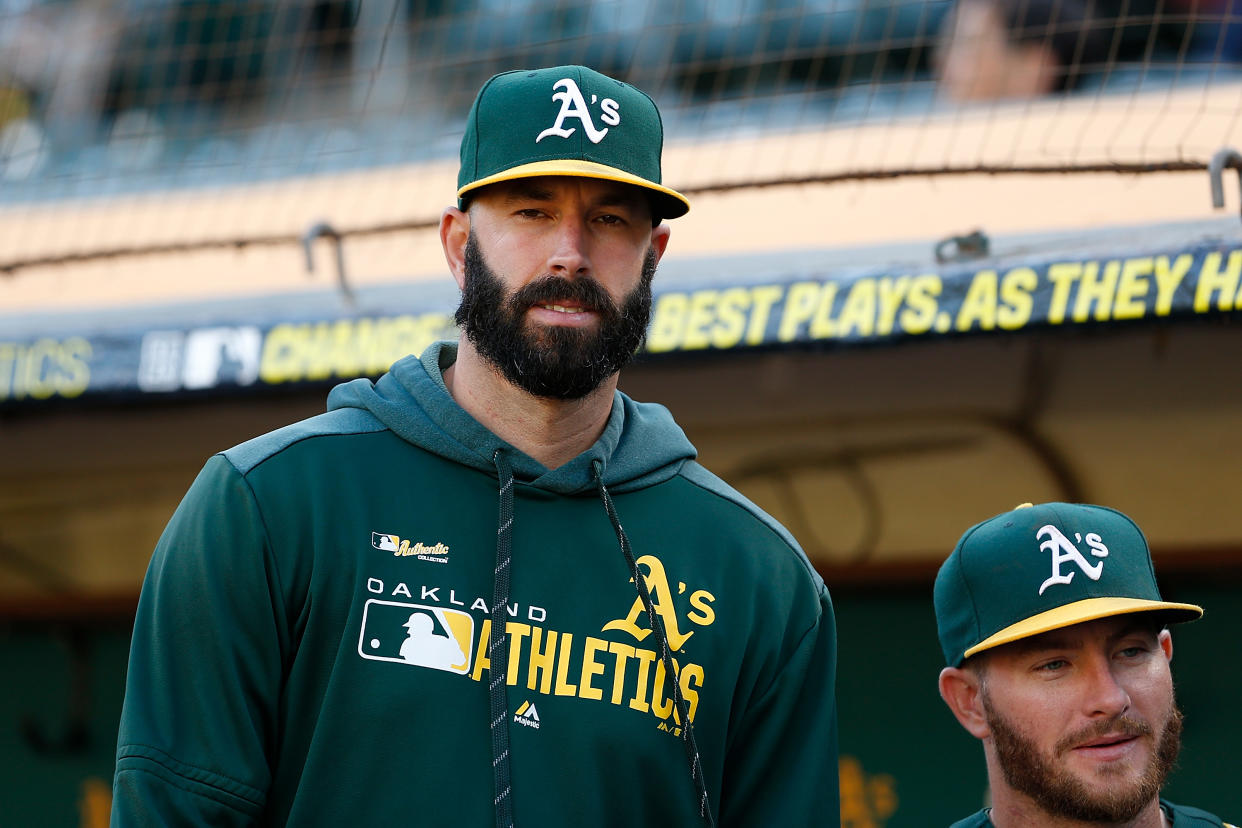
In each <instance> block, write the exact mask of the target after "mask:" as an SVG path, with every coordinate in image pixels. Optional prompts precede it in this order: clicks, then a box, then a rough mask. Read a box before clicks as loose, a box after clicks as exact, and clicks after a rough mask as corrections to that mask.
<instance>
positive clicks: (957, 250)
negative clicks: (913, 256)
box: [935, 230, 992, 264]
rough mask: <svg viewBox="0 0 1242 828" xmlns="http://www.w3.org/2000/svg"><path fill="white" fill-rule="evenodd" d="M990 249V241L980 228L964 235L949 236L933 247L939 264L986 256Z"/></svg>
mask: <svg viewBox="0 0 1242 828" xmlns="http://www.w3.org/2000/svg"><path fill="white" fill-rule="evenodd" d="M991 249H992V243H991V242H990V241H989V240H988V237H987V235H986V234H985V233H984V232H983V231H982V230H975V231H973V232H971V233H968V234H966V235H964V236H949V237H948V238H947V239H943V240H942V241H941V242H940V243H939V244H937V245H936V247H935V253H936V261H937V262H939V263H940V264H948V263H949V262H965V261H969V260H971V259H982V258H986V257H987V255H988V253H989V252H990V251H991Z"/></svg>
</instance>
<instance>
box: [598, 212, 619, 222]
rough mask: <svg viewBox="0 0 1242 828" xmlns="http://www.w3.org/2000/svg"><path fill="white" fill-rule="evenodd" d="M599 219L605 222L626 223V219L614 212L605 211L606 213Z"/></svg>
mask: <svg viewBox="0 0 1242 828" xmlns="http://www.w3.org/2000/svg"><path fill="white" fill-rule="evenodd" d="M597 220H598V221H600V222H602V223H604V224H624V223H625V219H623V218H621V217H620V216H618V215H614V214H612V213H605V214H604V215H602V216H600V217H599V218H598V219H597Z"/></svg>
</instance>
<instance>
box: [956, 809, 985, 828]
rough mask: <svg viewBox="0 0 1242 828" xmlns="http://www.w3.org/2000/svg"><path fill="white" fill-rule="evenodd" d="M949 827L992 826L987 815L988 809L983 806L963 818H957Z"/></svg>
mask: <svg viewBox="0 0 1242 828" xmlns="http://www.w3.org/2000/svg"><path fill="white" fill-rule="evenodd" d="M949 828H992V820H991V818H990V817H989V816H988V809H987V808H984V809H983V810H982V811H979V812H978V813H974V814H971V815H970V816H968V817H966V818H965V819H959V820H958V821H957V822H955V823H953V824H952V825H950V826H949Z"/></svg>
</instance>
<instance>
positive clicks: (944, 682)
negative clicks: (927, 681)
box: [940, 667, 992, 739]
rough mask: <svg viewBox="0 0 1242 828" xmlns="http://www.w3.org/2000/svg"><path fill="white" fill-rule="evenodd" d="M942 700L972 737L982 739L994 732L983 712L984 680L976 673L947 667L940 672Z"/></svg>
mask: <svg viewBox="0 0 1242 828" xmlns="http://www.w3.org/2000/svg"><path fill="white" fill-rule="evenodd" d="M940 698H942V699H944V703H945V704H947V705H948V706H949V709H950V710H952V711H953V715H954V716H956V717H957V721H958V723H959V724H961V726H962V727H964V728H966V731H967V732H968V733H970V735H971V736H974V737H975V738H976V739H982V738H984V737H986V736H988V735H989V734H990V733H991V732H992V731H991V729H990V728H989V727H988V718H987V714H986V713H985V712H984V710H983V693H982V679H981V677H980V675H979V674H978V673H977V672H976V671H974V670H964V669H962V668H961V667H945V668H944V669H943V670H941V671H940Z"/></svg>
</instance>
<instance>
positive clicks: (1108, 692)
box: [1086, 657, 1130, 716]
mask: <svg viewBox="0 0 1242 828" xmlns="http://www.w3.org/2000/svg"><path fill="white" fill-rule="evenodd" d="M1086 669H1087V682H1088V688H1087V698H1086V702H1087V705H1086V706H1087V712H1088V715H1091V716H1119V715H1121V714H1122V713H1125V712H1126V711H1127V710H1129V709H1130V693H1129V691H1128V690H1126V688H1125V685H1124V684H1122V682H1121V681H1119V680H1118V676H1117V673H1116V671H1115V670H1114V669H1113V665H1112V663H1111V662H1110V661H1109V659H1108V658H1106V657H1099V658H1095V659H1092V660H1091V662H1090V664H1089V666H1088V667H1087V668H1086Z"/></svg>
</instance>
